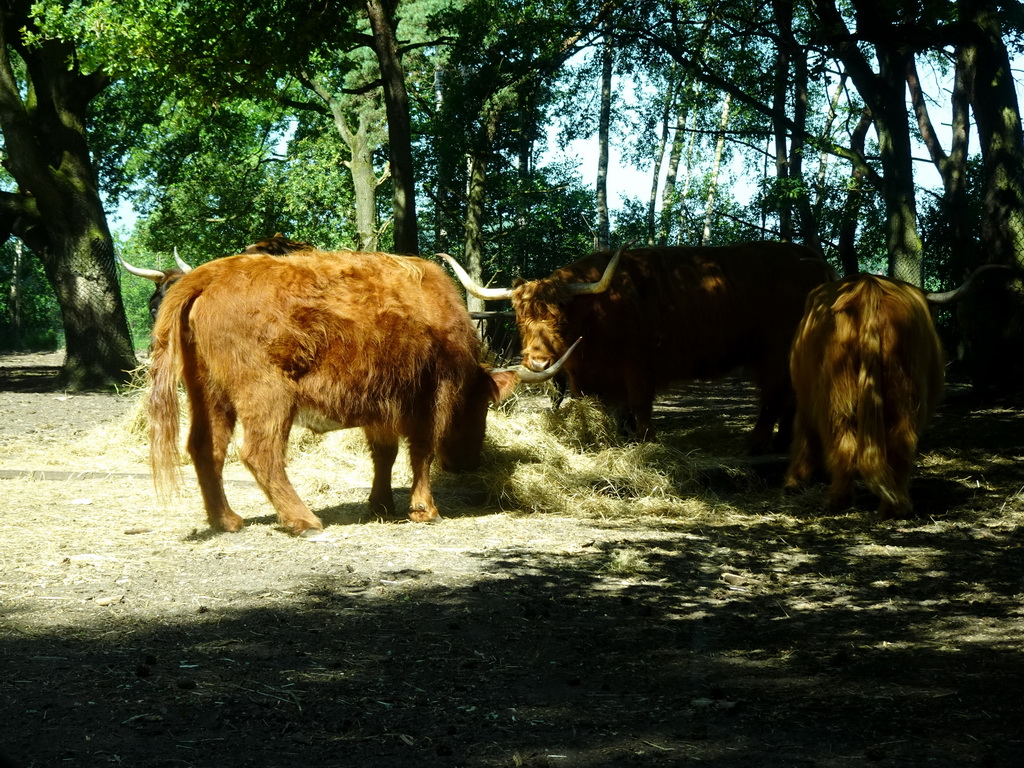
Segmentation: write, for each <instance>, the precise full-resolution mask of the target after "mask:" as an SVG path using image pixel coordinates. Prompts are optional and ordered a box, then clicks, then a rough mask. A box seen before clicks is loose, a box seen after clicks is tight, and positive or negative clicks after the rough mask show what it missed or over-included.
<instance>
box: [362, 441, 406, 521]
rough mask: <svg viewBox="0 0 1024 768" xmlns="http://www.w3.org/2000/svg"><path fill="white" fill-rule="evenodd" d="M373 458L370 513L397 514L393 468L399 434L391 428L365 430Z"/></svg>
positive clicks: (385, 515)
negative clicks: (392, 483)
mask: <svg viewBox="0 0 1024 768" xmlns="http://www.w3.org/2000/svg"><path fill="white" fill-rule="evenodd" d="M363 432H364V433H365V434H366V442H367V443H368V444H369V446H370V456H371V457H372V458H373V487H372V488H370V513H371V514H374V515H379V516H381V517H394V516H395V496H394V493H393V492H392V490H391V470H392V468H393V467H394V466H395V457H396V456H398V435H396V434H395V433H394V432H392V431H390V430H376V429H372V428H370V427H367V428H365V429H364V430H363Z"/></svg>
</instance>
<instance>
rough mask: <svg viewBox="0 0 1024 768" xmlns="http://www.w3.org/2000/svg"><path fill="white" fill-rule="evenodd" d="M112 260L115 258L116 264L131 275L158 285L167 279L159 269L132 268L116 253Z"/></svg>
mask: <svg viewBox="0 0 1024 768" xmlns="http://www.w3.org/2000/svg"><path fill="white" fill-rule="evenodd" d="M114 258H116V259H117V261H118V263H119V264H120V265H121V266H122V267H124V268H125V271H127V272H130V273H131V274H133V275H137V276H138V277H144V278H146V279H147V280H152V281H153V282H154V283H159V282H161V281H162V280H164V278H166V277H167V275H166V274H164V272H163V270H160V269H145V268H143V267H135V266H132V265H131V264H129V263H128V262H127V261H125V260H124V259H122V258H121V257H120V255H118V254H116V253H115V254H114Z"/></svg>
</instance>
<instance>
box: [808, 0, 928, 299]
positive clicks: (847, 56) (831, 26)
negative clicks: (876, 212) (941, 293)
mask: <svg viewBox="0 0 1024 768" xmlns="http://www.w3.org/2000/svg"><path fill="white" fill-rule="evenodd" d="M853 7H854V11H855V13H856V16H857V26H858V31H859V32H860V33H862V34H858V35H854V34H851V33H850V32H849V30H848V29H847V28H846V22H845V19H844V18H843V16H842V15H841V14H840V13H839V10H838V8H837V4H836V3H835V2H834V0H816V2H815V8H816V9H817V11H818V13H819V15H820V17H821V18H820V28H821V30H822V31H823V33H824V34H825V38H826V41H827V44H829V45H830V47H831V48H832V49H833V50H834V51H835V53H836V55H837V56H838V57H839V58H840V60H841V61H842V62H843V65H844V66H845V68H846V71H847V72H848V73H849V75H850V79H851V80H852V81H853V83H854V85H855V86H856V87H857V91H858V93H860V96H861V98H863V99H864V103H865V104H866V105H867V106H868V108H869V109H870V110H871V114H872V117H873V118H874V121H875V132H876V133H877V134H878V148H879V156H880V159H881V164H882V178H881V191H882V199H883V201H884V202H885V213H886V222H885V229H886V245H887V250H888V258H889V269H888V272H889V274H890V275H891V276H893V277H896V278H898V279H900V280H905V281H907V282H908V283H912V284H914V285H921V276H922V275H921V239H920V236H919V235H918V232H917V204H916V202H915V199H914V170H913V165H912V163H913V161H912V157H911V140H910V121H909V119H908V116H907V107H906V72H907V62H908V60H909V58H910V57H911V56H913V53H912V52H911V50H910V49H909V47H908V46H907V45H906V44H905V43H904V41H903V40H901V38H900V30H901V28H902V19H901V17H900V16H899V12H900V9H899V7H898V6H892V5H890V4H887V3H882V2H875V0H855V2H854V3H853ZM860 38H866V39H868V40H870V41H872V42H874V50H875V58H876V59H877V61H878V72H877V73H876V72H875V71H874V70H873V69H872V66H871V63H870V62H869V61H868V59H867V57H866V56H865V54H864V51H863V50H862V49H861V48H860V47H859V45H858V39H860Z"/></svg>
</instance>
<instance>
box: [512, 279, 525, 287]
mask: <svg viewBox="0 0 1024 768" xmlns="http://www.w3.org/2000/svg"><path fill="white" fill-rule="evenodd" d="M520 285H526V280H524V279H523V278H521V277H517V278H515V279H514V280H513V281H512V287H513V288H518V287H519V286H520Z"/></svg>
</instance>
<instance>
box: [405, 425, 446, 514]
mask: <svg viewBox="0 0 1024 768" xmlns="http://www.w3.org/2000/svg"><path fill="white" fill-rule="evenodd" d="M433 461H434V441H433V439H432V438H431V437H430V436H428V435H425V434H424V435H411V436H410V437H409V463H410V465H411V466H412V498H411V499H410V500H409V519H410V520H412V521H413V522H416V523H429V522H433V521H434V520H440V519H441V515H440V514H439V513H438V511H437V507H435V506H434V497H433V495H432V494H431V493H430V465H431V463H433Z"/></svg>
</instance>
